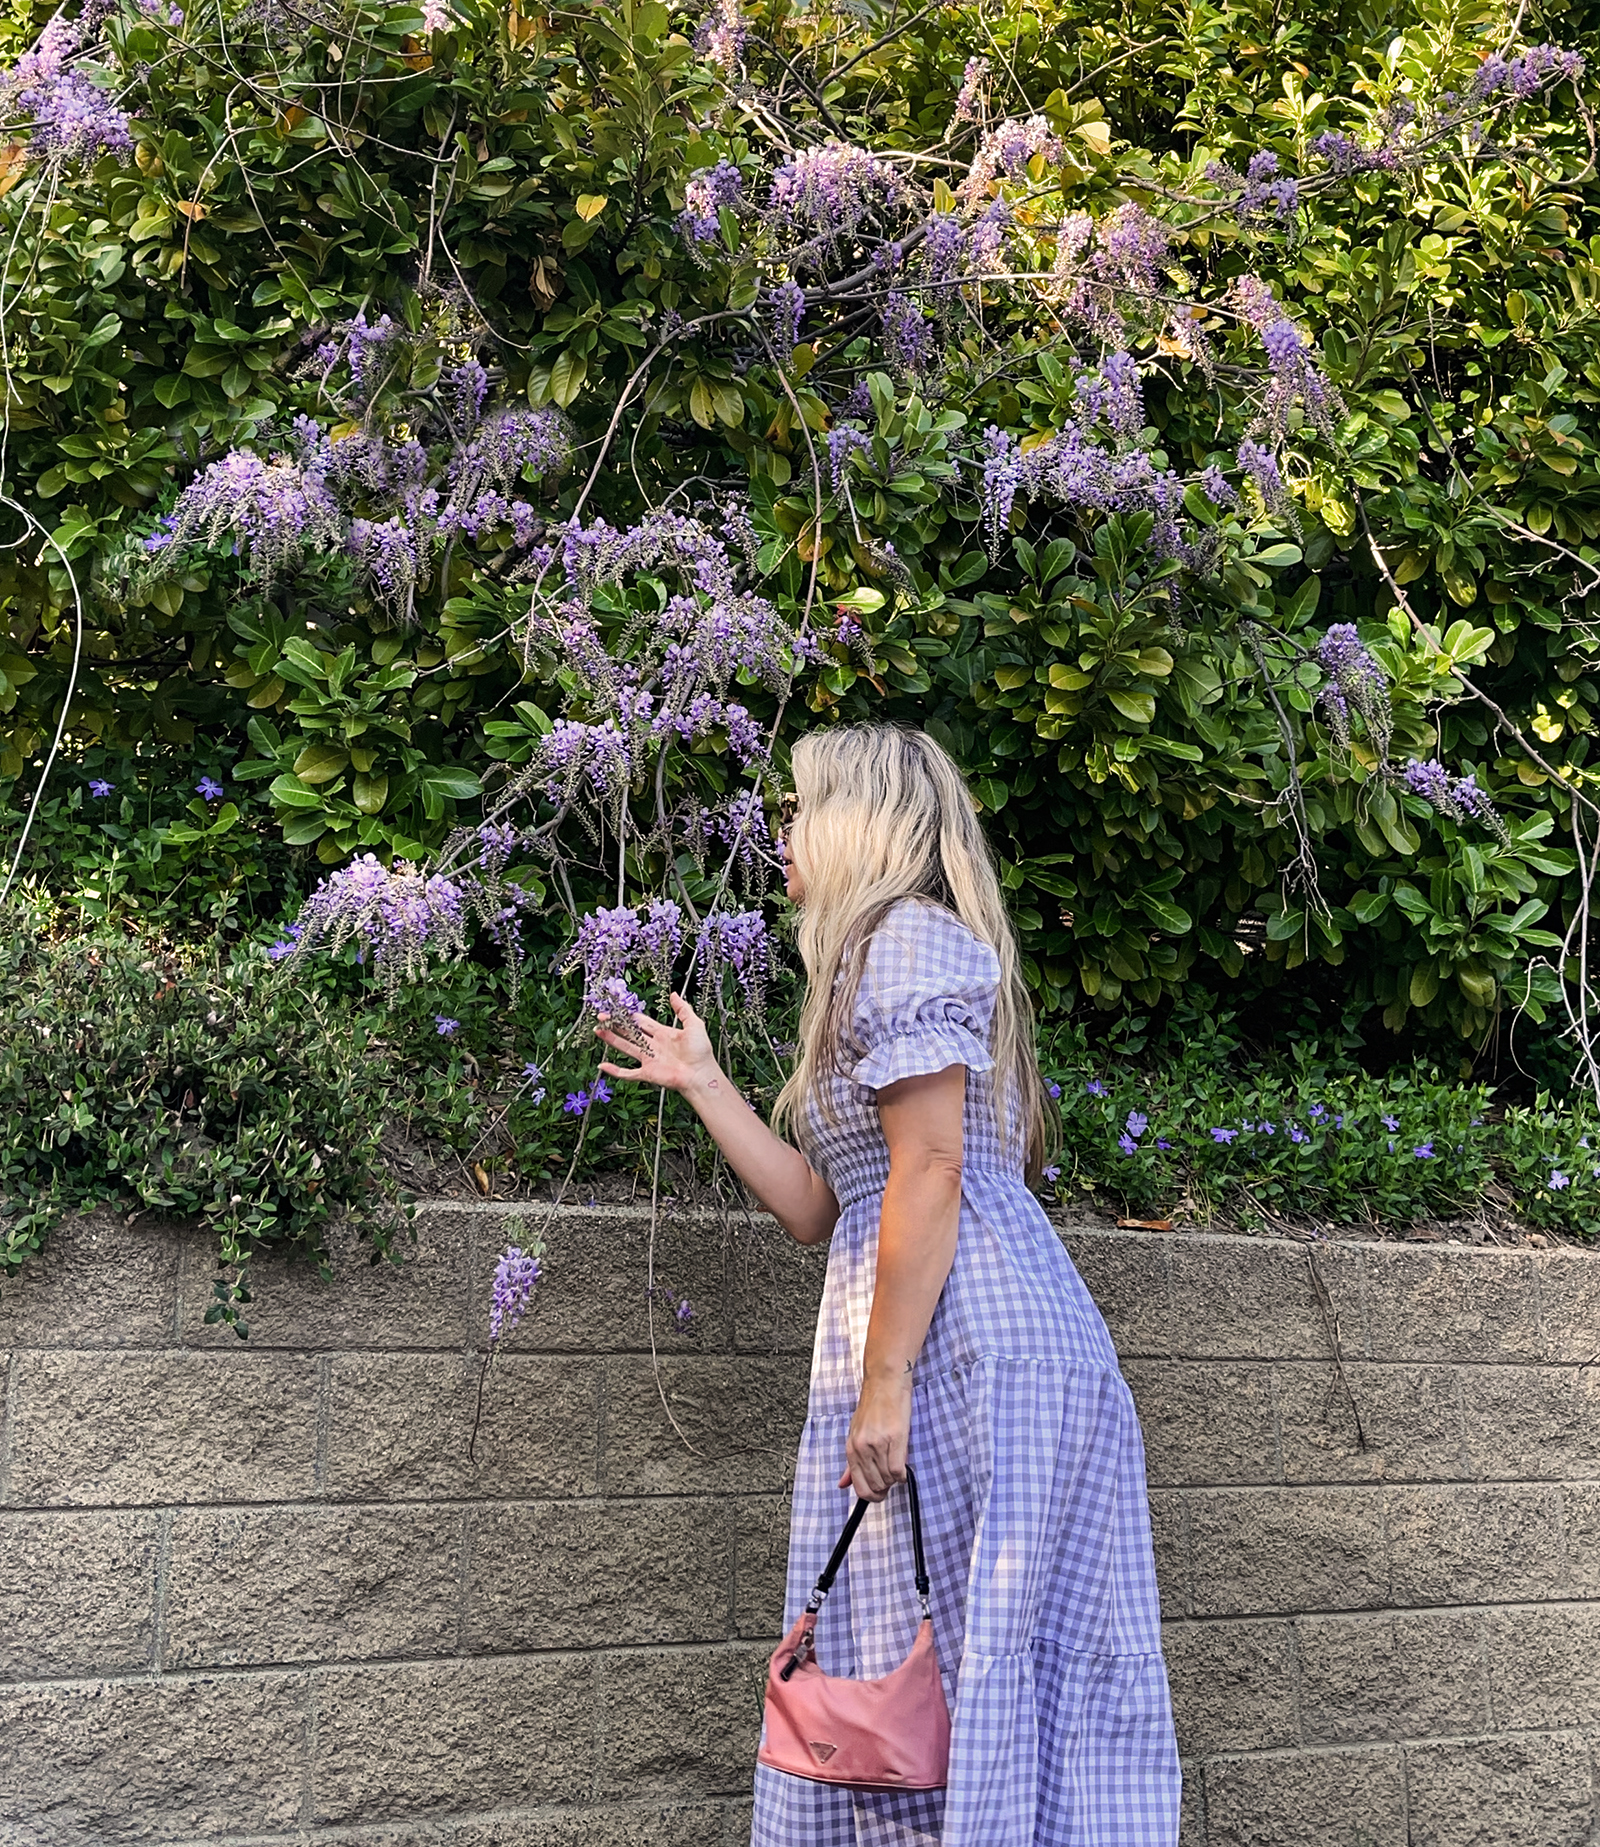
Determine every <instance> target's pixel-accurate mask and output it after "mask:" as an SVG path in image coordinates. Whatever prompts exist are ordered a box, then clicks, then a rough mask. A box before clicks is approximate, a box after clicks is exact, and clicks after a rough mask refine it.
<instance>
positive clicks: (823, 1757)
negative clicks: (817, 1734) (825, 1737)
mask: <svg viewBox="0 0 1600 1847" xmlns="http://www.w3.org/2000/svg"><path fill="white" fill-rule="evenodd" d="M838 1748H839V1747H838V1745H836V1744H819V1743H818V1742H817V1741H816V1740H815V1739H814V1738H810V1739H807V1740H806V1749H807V1750H808V1751H809V1752H810V1753H811V1755H812V1756H813V1757H814V1758H815V1759H816V1760H817V1762H818V1763H819V1764H825V1763H826V1762H827V1761H828V1759H829V1758H830V1757H832V1756H833V1754H834V1752H835V1751H837V1750H838Z"/></svg>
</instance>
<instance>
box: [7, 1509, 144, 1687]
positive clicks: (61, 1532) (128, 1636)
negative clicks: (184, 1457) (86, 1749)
mask: <svg viewBox="0 0 1600 1847" xmlns="http://www.w3.org/2000/svg"><path fill="white" fill-rule="evenodd" d="M159 1548H160V1517H159V1516H158V1515H156V1514H153V1513H133V1514H99V1513H48V1514H0V1679H6V1680H29V1679H35V1678H38V1679H44V1678H46V1677H49V1678H66V1677H67V1676H70V1675H75V1674H84V1675H88V1674H125V1673H131V1672H134V1671H135V1670H137V1669H139V1668H144V1667H148V1666H149V1665H150V1651H151V1648H152V1646H153V1642H154V1636H155V1587H156V1560H157V1554H158V1552H159Z"/></svg>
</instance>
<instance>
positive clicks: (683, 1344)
mask: <svg viewBox="0 0 1600 1847" xmlns="http://www.w3.org/2000/svg"><path fill="white" fill-rule="evenodd" d="M539 1235H542V1236H543V1239H544V1244H545V1255H544V1258H543V1274H542V1276H541V1279H540V1282H539V1286H538V1288H537V1289H536V1290H535V1291H534V1299H533V1306H532V1308H531V1309H530V1310H529V1313H528V1316H527V1319H526V1320H525V1321H524V1322H523V1324H522V1326H521V1327H520V1328H518V1329H517V1331H516V1332H515V1333H514V1334H512V1335H510V1336H508V1337H507V1340H506V1347H507V1351H508V1352H512V1353H518V1352H522V1353H532V1352H549V1353H648V1352H649V1350H650V1333H651V1326H652V1324H653V1325H654V1329H655V1343H656V1351H657V1352H658V1353H677V1352H691V1353H708V1352H716V1353H720V1352H725V1351H726V1350H727V1349H728V1347H729V1346H730V1345H731V1342H732V1336H733V1315H732V1309H731V1304H730V1301H729V1290H728V1250H729V1245H730V1241H731V1236H732V1232H731V1225H729V1224H725V1223H723V1222H722V1221H721V1220H720V1219H719V1218H718V1216H717V1215H716V1214H715V1213H710V1212H704V1211H698V1210H697V1211H693V1212H686V1211H683V1210H682V1209H681V1208H679V1207H678V1206H677V1205H676V1204H674V1203H672V1202H670V1201H669V1202H667V1203H665V1204H664V1205H663V1206H662V1207H661V1209H660V1211H659V1213H658V1214H657V1220H656V1230H655V1266H654V1274H655V1284H656V1292H657V1293H656V1296H655V1298H654V1301H653V1304H652V1299H651V1297H650V1295H649V1277H650V1274H651V1270H650V1212H649V1206H648V1201H647V1202H646V1204H645V1205H644V1206H643V1207H635V1206H595V1207H565V1208H563V1209H562V1210H561V1211H560V1212H558V1213H556V1214H555V1215H554V1216H553V1217H552V1216H551V1214H550V1210H549V1208H548V1207H547V1206H527V1207H522V1208H520V1209H519V1210H516V1211H512V1210H508V1211H507V1212H506V1214H505V1216H504V1217H503V1218H501V1219H498V1220H497V1219H495V1218H494V1217H493V1216H492V1215H489V1214H479V1215H478V1218H477V1255H476V1258H475V1259H474V1262H473V1266H472V1327H473V1329H474V1339H475V1341H477V1342H478V1343H480V1344H481V1343H482V1342H483V1340H484V1339H485V1338H486V1336H487V1333H488V1317H489V1292H490V1285H491V1283H492V1282H493V1278H494V1266H495V1260H496V1258H497V1257H498V1256H499V1254H500V1252H501V1251H502V1250H503V1249H504V1248H505V1246H506V1245H507V1244H518V1245H522V1246H523V1247H524V1248H526V1245H527V1241H528V1240H529V1239H530V1238H533V1237H535V1236H539ZM685 1301H687V1302H688V1304H689V1307H690V1309H691V1311H692V1318H691V1319H690V1320H688V1321H686V1322H685V1323H683V1324H682V1325H680V1324H679V1322H678V1321H677V1318H676V1310H677V1307H678V1305H679V1304H680V1303H681V1302H685Z"/></svg>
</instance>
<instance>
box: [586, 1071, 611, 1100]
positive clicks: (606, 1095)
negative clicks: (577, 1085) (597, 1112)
mask: <svg viewBox="0 0 1600 1847" xmlns="http://www.w3.org/2000/svg"><path fill="white" fill-rule="evenodd" d="M589 1100H590V1101H591V1102H593V1103H609V1102H610V1101H611V1086H610V1085H609V1084H608V1083H607V1082H606V1080H605V1079H604V1078H603V1077H597V1078H596V1079H595V1080H594V1085H593V1088H592V1089H591V1090H590V1092H589Z"/></svg>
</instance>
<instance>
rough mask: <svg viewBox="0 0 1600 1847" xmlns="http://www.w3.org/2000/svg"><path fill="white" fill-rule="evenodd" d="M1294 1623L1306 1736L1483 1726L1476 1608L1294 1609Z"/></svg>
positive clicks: (1378, 1736)
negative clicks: (1385, 1612)
mask: <svg viewBox="0 0 1600 1847" xmlns="http://www.w3.org/2000/svg"><path fill="white" fill-rule="evenodd" d="M1295 1629H1296V1633H1297V1636H1298V1639H1299V1644H1300V1712H1301V1723H1302V1725H1303V1726H1304V1728H1305V1741H1306V1743H1307V1744H1366V1743H1374V1742H1380V1741H1389V1740H1395V1739H1402V1738H1437V1737H1445V1736H1449V1735H1451V1734H1455V1733H1460V1732H1481V1731H1485V1730H1487V1729H1488V1725H1489V1707H1488V1697H1487V1688H1486V1687H1485V1684H1484V1674H1483V1649H1482V1646H1481V1630H1482V1618H1481V1616H1480V1615H1479V1614H1478V1613H1477V1612H1475V1611H1455V1610H1451V1611H1448V1612H1441V1613H1440V1614H1438V1615H1416V1614H1412V1613H1409V1612H1408V1613H1406V1614H1403V1615H1396V1616H1302V1617H1300V1618H1299V1619H1298V1620H1297V1621H1296V1623H1295Z"/></svg>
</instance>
